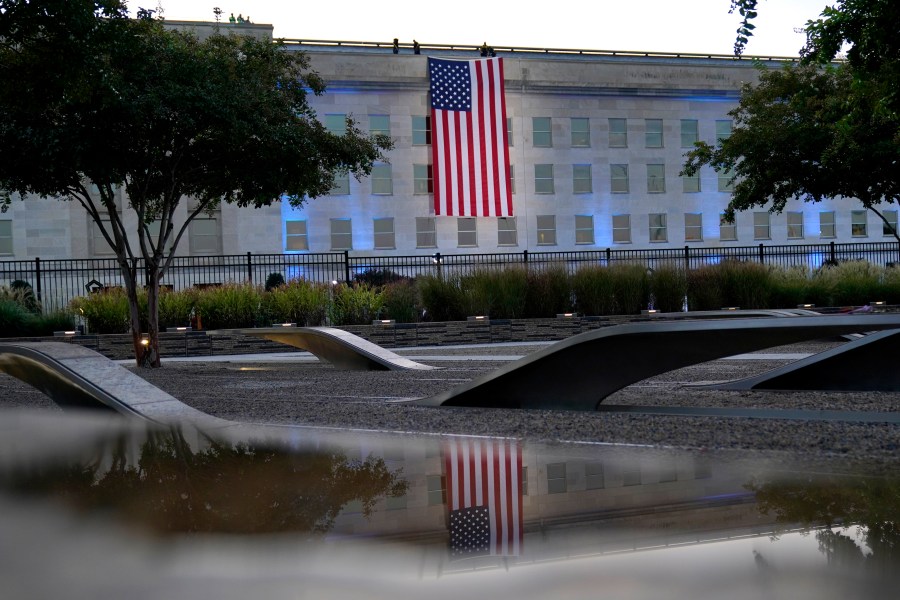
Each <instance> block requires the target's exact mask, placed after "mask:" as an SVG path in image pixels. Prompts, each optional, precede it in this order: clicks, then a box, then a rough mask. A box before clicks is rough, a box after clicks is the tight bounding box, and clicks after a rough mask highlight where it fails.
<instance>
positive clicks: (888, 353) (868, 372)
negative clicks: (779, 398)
mask: <svg viewBox="0 0 900 600" xmlns="http://www.w3.org/2000/svg"><path fill="white" fill-rule="evenodd" d="M898 351H900V330H896V329H895V330H889V331H879V332H877V333H872V334H869V335H866V336H862V337H859V338H856V339H854V340H853V341H851V342H848V343H846V344H843V345H842V346H838V347H837V348H832V349H830V350H826V351H825V352H820V353H818V354H814V355H812V356H809V357H807V358H804V359H801V360H798V361H796V362H792V363H790V364H787V365H784V366H782V367H778V368H777V369H772V370H771V371H766V372H765V373H760V374H759V375H756V376H753V377H747V378H745V379H738V380H737V381H730V382H728V383H718V384H712V385H703V386H697V387H698V388H703V389H713V390H817V391H848V392H849V391H853V392H863V391H866V392H868V391H882V392H897V391H900V369H898V368H897V356H898V355H900V352H898Z"/></svg>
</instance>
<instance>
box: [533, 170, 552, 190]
mask: <svg viewBox="0 0 900 600" xmlns="http://www.w3.org/2000/svg"><path fill="white" fill-rule="evenodd" d="M534 193H535V194H552V193H553V165H534Z"/></svg>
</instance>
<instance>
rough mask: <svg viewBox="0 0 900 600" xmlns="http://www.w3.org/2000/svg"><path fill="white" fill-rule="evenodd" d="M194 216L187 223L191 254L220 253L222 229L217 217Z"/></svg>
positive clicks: (202, 214)
mask: <svg viewBox="0 0 900 600" xmlns="http://www.w3.org/2000/svg"><path fill="white" fill-rule="evenodd" d="M200 214H201V216H199V217H195V218H194V219H193V220H192V221H191V222H190V224H188V235H189V236H190V242H189V244H188V245H189V246H190V252H191V254H221V253H222V230H221V224H220V223H219V219H218V218H217V217H215V216H205V215H204V213H200Z"/></svg>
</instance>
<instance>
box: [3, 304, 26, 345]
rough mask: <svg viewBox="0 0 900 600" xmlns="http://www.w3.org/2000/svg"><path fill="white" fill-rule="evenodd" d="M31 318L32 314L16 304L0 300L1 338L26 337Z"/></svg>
mask: <svg viewBox="0 0 900 600" xmlns="http://www.w3.org/2000/svg"><path fill="white" fill-rule="evenodd" d="M32 318H33V316H32V314H31V313H29V312H28V311H27V310H25V307H23V306H22V305H21V304H19V303H18V302H16V301H14V300H10V299H7V298H0V335H2V336H3V337H20V336H25V335H28V333H29V331H30V321H31V319H32Z"/></svg>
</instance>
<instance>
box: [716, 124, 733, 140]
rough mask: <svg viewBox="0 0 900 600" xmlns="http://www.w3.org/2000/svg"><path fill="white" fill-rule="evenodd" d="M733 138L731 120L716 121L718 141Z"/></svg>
mask: <svg viewBox="0 0 900 600" xmlns="http://www.w3.org/2000/svg"><path fill="white" fill-rule="evenodd" d="M730 137H731V119H725V120H723V121H716V141H719V140H727V139H728V138H730Z"/></svg>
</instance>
